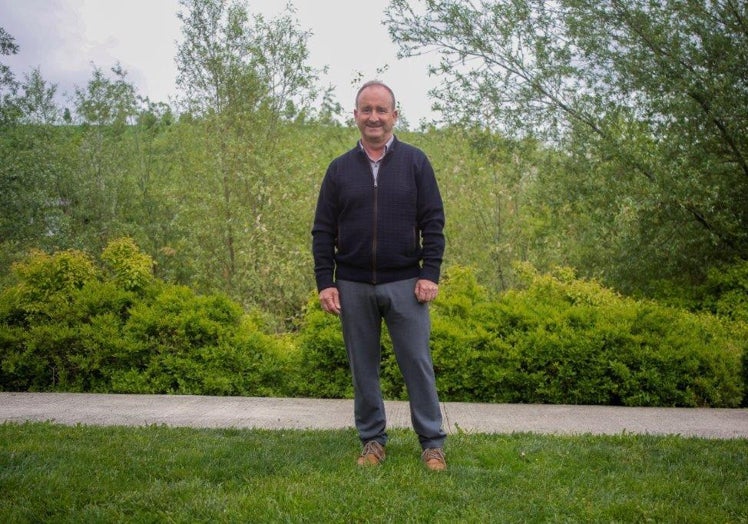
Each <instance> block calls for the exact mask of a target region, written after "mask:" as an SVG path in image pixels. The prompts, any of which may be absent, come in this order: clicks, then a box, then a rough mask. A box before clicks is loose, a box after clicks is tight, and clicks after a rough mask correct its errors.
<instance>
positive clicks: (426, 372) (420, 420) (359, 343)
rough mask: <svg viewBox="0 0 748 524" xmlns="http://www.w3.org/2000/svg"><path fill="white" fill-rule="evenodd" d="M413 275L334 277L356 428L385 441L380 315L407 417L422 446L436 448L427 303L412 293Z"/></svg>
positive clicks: (439, 434) (438, 421)
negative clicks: (374, 280)
mask: <svg viewBox="0 0 748 524" xmlns="http://www.w3.org/2000/svg"><path fill="white" fill-rule="evenodd" d="M416 280H417V279H410V280H402V281H398V282H392V283H388V284H378V285H371V284H365V283H360V282H350V281H338V282H337V287H338V291H339V292H340V306H341V314H340V318H341V323H342V326H343V339H344V341H345V346H346V350H347V352H348V362H349V363H350V368H351V374H352V376H353V391H354V415H355V421H356V429H357V430H358V433H359V437H360V438H361V441H362V442H364V443H365V442H368V441H370V440H376V441H378V442H379V443H380V444H382V445H384V444H386V443H387V431H386V425H387V421H386V416H385V411H384V402H383V400H382V390H381V387H380V382H379V374H380V367H381V350H382V346H381V332H382V331H381V330H382V320H384V322H385V325H386V326H387V329H388V331H389V334H390V338H391V339H392V346H393V349H394V353H395V359H396V360H397V364H398V366H399V367H400V372H401V373H402V375H403V379H404V381H405V386H406V388H407V390H408V398H409V399H410V417H411V422H412V424H413V429H414V430H415V432H416V433H417V434H418V440H419V442H420V444H421V447H422V448H423V449H426V448H441V447H443V445H444V440H445V439H446V433H445V432H444V430H443V429H442V414H441V409H440V407H439V398H438V395H437V391H436V379H435V377H434V366H433V363H432V360H431V350H430V347H429V337H430V335H431V320H430V317H429V307H428V304H421V303H419V302H418V300H417V299H416V297H415V285H416Z"/></svg>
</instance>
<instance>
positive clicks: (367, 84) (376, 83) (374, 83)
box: [355, 80, 397, 110]
mask: <svg viewBox="0 0 748 524" xmlns="http://www.w3.org/2000/svg"><path fill="white" fill-rule="evenodd" d="M372 86H381V87H383V88H385V89H386V90H387V91H389V93H390V96H391V97H392V109H393V110H394V109H397V104H396V102H395V92H394V91H392V89H390V86H388V85H387V84H385V83H384V82H382V81H381V80H369V81H368V82H365V83H364V85H362V86H361V87H359V89H358V91H357V92H356V101H355V104H356V107H358V98H359V96H361V92H362V91H363V90H364V89H366V88H367V87H372Z"/></svg>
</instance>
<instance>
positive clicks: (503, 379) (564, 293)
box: [433, 266, 745, 407]
mask: <svg viewBox="0 0 748 524" xmlns="http://www.w3.org/2000/svg"><path fill="white" fill-rule="evenodd" d="M518 274H519V275H520V276H521V277H522V278H523V280H524V282H525V288H524V289H521V290H514V291H510V292H507V293H505V294H503V295H502V296H501V297H499V298H498V299H497V300H494V301H491V300H488V299H487V298H486V295H485V292H482V291H476V286H477V284H476V283H475V279H474V278H471V276H470V272H469V271H466V270H465V269H462V268H452V270H451V271H450V272H448V273H447V275H446V277H445V282H444V285H443V290H442V292H441V294H440V297H441V298H440V300H439V301H438V302H437V303H435V308H434V330H433V353H434V363H435V367H436V369H437V381H438V385H439V391H440V394H441V396H442V399H443V400H459V401H489V402H543V403H574V404H610V405H619V404H623V405H638V406H727V407H734V406H738V405H740V403H741V401H742V397H743V389H744V379H743V377H742V376H741V372H740V370H741V359H742V354H743V352H744V350H745V338H744V337H741V336H736V335H735V332H734V331H733V330H732V328H733V327H734V326H733V325H732V324H731V323H729V322H726V321H725V320H723V319H720V318H718V317H715V316H713V315H709V314H694V313H690V312H687V311H684V310H679V309H674V308H667V307H664V306H660V305H658V304H656V303H653V302H647V301H635V300H633V299H628V298H624V297H621V296H619V295H617V294H616V293H614V292H612V291H611V290H609V289H605V288H603V287H602V286H600V285H599V284H597V283H596V282H593V281H583V280H577V279H576V278H575V277H574V274H573V272H572V271H571V270H568V269H561V270H558V271H557V272H556V273H555V274H553V275H539V274H537V273H536V272H535V271H534V270H533V269H532V268H531V267H529V266H523V267H519V268H518Z"/></svg>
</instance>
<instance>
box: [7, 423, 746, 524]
mask: <svg viewBox="0 0 748 524" xmlns="http://www.w3.org/2000/svg"><path fill="white" fill-rule="evenodd" d="M390 436H391V440H390V444H389V445H388V447H387V452H388V457H387V461H386V462H385V464H384V465H382V466H380V467H375V468H359V467H357V466H356V464H355V458H356V455H357V453H358V449H359V446H358V441H357V438H356V435H355V433H354V432H353V431H352V430H341V431H265V430H239V429H231V430H221V429H211V430H205V429H181V428H168V427H164V426H148V427H137V428H130V427H127V428H125V427H89V426H75V427H69V426H61V425H55V424H48V423H27V424H9V423H6V424H3V425H0V522H2V523H16V522H55V523H57V522H71V523H72V522H75V523H79V522H314V523H327V522H429V523H431V522H480V523H484V524H488V523H494V522H688V523H691V522H703V523H709V524H713V523H726V522H748V440H746V439H742V440H704V439H695V438H680V437H654V436H636V435H621V436H547V435H534V434H512V435H479V434H460V435H454V436H452V437H451V438H450V439H449V441H448V447H447V458H448V461H449V470H448V471H446V472H443V473H433V472H428V471H426V470H425V469H424V468H423V467H422V465H421V463H420V461H419V447H418V443H417V439H416V437H415V435H414V434H413V433H412V431H407V430H395V431H392V432H391V435H390Z"/></svg>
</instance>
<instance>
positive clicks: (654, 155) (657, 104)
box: [386, 0, 748, 278]
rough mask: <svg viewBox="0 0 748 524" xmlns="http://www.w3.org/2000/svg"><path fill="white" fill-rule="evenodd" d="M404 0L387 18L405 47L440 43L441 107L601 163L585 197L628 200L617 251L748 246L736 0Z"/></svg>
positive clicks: (742, 17) (744, 252)
mask: <svg viewBox="0 0 748 524" xmlns="http://www.w3.org/2000/svg"><path fill="white" fill-rule="evenodd" d="M411 3H412V2H407V1H405V0H392V1H391V2H390V5H389V9H388V11H387V16H386V24H387V26H388V28H389V31H390V34H391V36H392V37H393V39H394V40H395V41H396V42H397V43H398V44H399V46H400V52H401V54H402V55H405V56H412V55H416V54H422V53H425V52H430V51H437V52H438V53H439V54H440V55H441V57H442V60H441V62H440V64H439V66H437V67H435V68H434V69H433V71H432V72H433V73H434V74H439V75H443V76H444V78H445V81H444V82H443V83H442V87H441V88H438V89H436V90H435V92H434V93H433V95H434V96H435V97H436V100H437V103H436V108H437V109H441V110H442V112H443V114H444V118H445V120H447V121H459V122H463V123H465V122H471V123H475V124H477V125H479V126H486V127H490V128H492V129H494V130H500V131H502V132H503V133H506V134H510V135H519V136H527V135H532V136H537V137H539V138H542V139H544V140H545V141H546V142H547V143H549V144H553V145H555V146H556V147H558V148H559V149H561V150H564V151H566V152H568V153H569V154H571V161H572V163H570V164H569V166H570V168H571V169H575V170H579V169H590V168H592V169H594V172H595V173H596V174H597V175H599V176H603V177H605V184H604V188H605V193H604V194H602V195H601V194H596V195H593V198H594V199H595V202H596V204H598V205H599V204H600V203H601V202H604V204H605V205H604V208H603V209H605V210H606V211H607V212H608V213H609V214H614V215H615V214H620V213H623V212H628V213H633V214H634V218H633V219H632V220H629V221H628V227H629V228H630V229H628V230H626V231H625V232H621V231H610V230H608V231H607V233H608V236H609V235H610V234H614V235H615V236H616V237H617V238H618V239H619V240H621V241H622V243H621V245H620V249H619V250H618V251H617V253H616V254H615V256H616V257H621V258H623V257H624V255H625V254H626V253H627V254H628V256H629V257H632V256H633V255H632V254H637V255H636V256H634V258H636V259H638V260H639V261H643V262H645V266H646V268H647V270H651V271H652V272H653V273H652V274H650V275H648V276H650V277H655V278H656V277H663V276H670V277H672V276H675V275H682V274H687V275H691V276H693V277H695V278H698V277H701V276H703V275H704V274H705V272H706V270H707V269H708V268H707V266H708V265H711V264H713V263H715V262H718V261H720V260H726V259H727V260H729V259H734V258H740V259H745V258H747V257H748V197H747V196H746V195H748V163H747V159H748V132H747V131H748V119H747V118H746V116H745V115H746V114H748V82H747V81H746V78H748V51H747V50H748V26H747V25H746V19H747V16H746V15H747V14H748V13H746V3H745V2H743V1H740V0H738V1H736V0H721V1H706V0H701V1H699V0H691V1H685V2H684V1H676V0H665V1H662V2H650V1H647V0H630V1H627V2H621V1H618V0H605V1H591V0H559V1H554V2H545V1H542V0H515V1H506V0H499V1H488V0H485V1H481V2H479V3H476V2H472V1H468V2H455V1H452V0H427V1H426V2H423V6H424V9H421V10H416V9H415V8H414V7H412V6H411ZM447 109H448V110H447ZM574 160H579V163H578V164H576V165H573V161H574ZM566 190H567V191H572V192H573V191H576V190H578V188H575V187H570V186H567V187H566ZM629 203H631V204H632V205H629ZM617 225H620V223H619V224H617ZM598 234H599V236H600V237H603V238H604V237H606V232H604V231H603V230H602V229H601V230H600V232H599V233H598ZM634 265H635V264H634ZM598 269H599V268H598ZM627 269H630V266H629V267H628V268H627ZM627 272H628V271H621V270H619V271H618V273H619V274H623V273H627Z"/></svg>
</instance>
